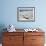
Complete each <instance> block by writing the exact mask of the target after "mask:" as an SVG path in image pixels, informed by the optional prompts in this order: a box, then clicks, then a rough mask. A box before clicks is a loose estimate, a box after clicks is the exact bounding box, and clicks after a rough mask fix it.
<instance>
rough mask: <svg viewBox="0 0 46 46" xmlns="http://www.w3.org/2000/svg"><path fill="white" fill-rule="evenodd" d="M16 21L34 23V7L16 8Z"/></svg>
mask: <svg viewBox="0 0 46 46" xmlns="http://www.w3.org/2000/svg"><path fill="white" fill-rule="evenodd" d="M17 21H20V22H34V21H35V7H18V8H17Z"/></svg>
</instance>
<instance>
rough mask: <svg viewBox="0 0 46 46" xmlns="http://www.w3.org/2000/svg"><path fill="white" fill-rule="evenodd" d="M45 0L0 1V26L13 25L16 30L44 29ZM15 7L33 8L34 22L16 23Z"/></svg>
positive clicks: (45, 21)
mask: <svg viewBox="0 0 46 46" xmlns="http://www.w3.org/2000/svg"><path fill="white" fill-rule="evenodd" d="M45 4H46V0H1V15H0V25H1V24H3V25H5V26H7V25H9V24H13V25H14V26H15V27H16V28H29V27H39V25H40V26H41V27H44V28H46V5H45ZM17 7H35V22H18V21H17Z"/></svg>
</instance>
